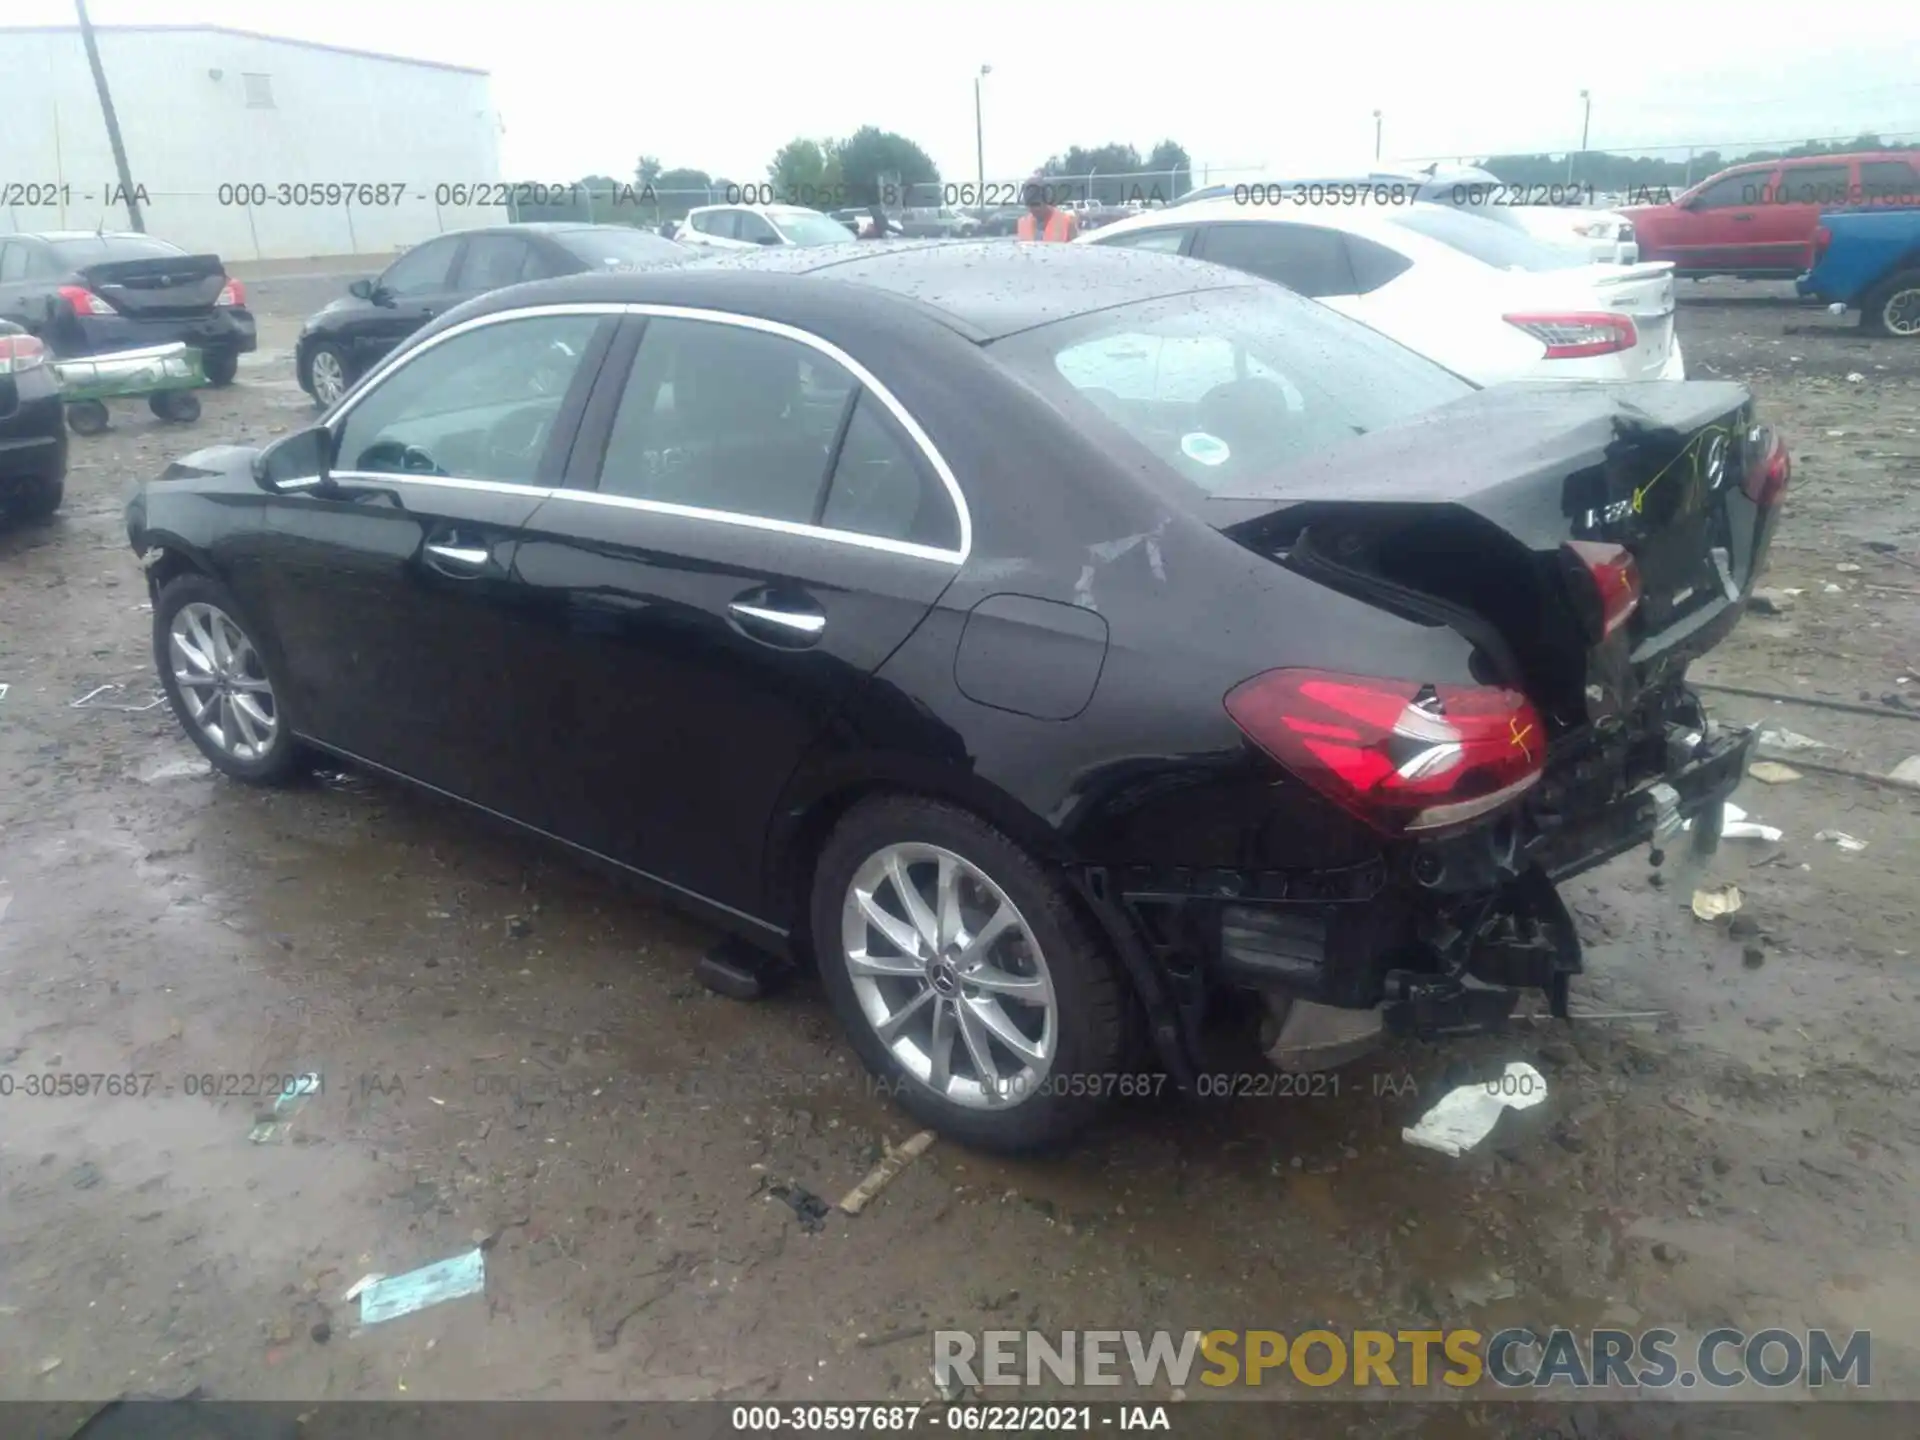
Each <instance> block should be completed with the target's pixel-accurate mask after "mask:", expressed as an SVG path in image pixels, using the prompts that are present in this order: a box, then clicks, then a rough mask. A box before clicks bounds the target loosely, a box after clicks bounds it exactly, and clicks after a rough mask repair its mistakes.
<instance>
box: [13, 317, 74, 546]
mask: <svg viewBox="0 0 1920 1440" xmlns="http://www.w3.org/2000/svg"><path fill="white" fill-rule="evenodd" d="M66 473H67V426H66V418H65V413H64V410H63V407H62V405H61V400H60V382H59V379H58V377H57V376H56V374H55V373H54V368H53V365H52V364H51V363H50V362H49V360H48V358H47V355H46V349H45V346H44V345H43V344H41V342H39V341H38V340H37V339H35V338H34V337H33V336H30V335H29V334H28V333H27V332H26V330H25V329H24V328H23V327H21V326H19V325H15V324H13V323H12V322H10V321H6V320H0V515H11V514H12V513H14V512H15V511H16V510H18V509H20V508H25V509H27V510H29V511H37V512H44V511H47V510H51V509H53V508H55V507H56V506H57V505H58V504H59V501H60V492H61V487H62V482H63V481H64V480H65V477H66Z"/></svg>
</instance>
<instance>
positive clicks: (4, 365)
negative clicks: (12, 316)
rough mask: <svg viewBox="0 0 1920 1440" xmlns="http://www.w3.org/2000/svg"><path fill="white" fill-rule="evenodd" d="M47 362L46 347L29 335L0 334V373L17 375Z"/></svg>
mask: <svg viewBox="0 0 1920 1440" xmlns="http://www.w3.org/2000/svg"><path fill="white" fill-rule="evenodd" d="M46 363H47V347H46V346H45V345H43V344H41V343H40V341H39V340H37V339H35V338H34V337H33V336H31V335H0V375H18V374H19V373H20V372H21V371H22V370H32V369H34V368H36V367H38V366H41V365H44V364H46Z"/></svg>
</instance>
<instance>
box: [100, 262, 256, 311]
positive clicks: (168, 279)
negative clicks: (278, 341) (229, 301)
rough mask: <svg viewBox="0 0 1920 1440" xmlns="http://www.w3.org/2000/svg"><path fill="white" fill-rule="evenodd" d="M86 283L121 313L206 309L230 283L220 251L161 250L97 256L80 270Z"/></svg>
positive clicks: (211, 305)
mask: <svg viewBox="0 0 1920 1440" xmlns="http://www.w3.org/2000/svg"><path fill="white" fill-rule="evenodd" d="M77 273H78V274H79V276H80V279H81V280H82V281H83V282H84V283H85V284H86V287H87V288H88V289H89V290H91V291H93V293H94V294H96V295H98V296H99V297H100V298H101V299H102V300H105V301H106V302H107V303H108V304H109V305H111V306H113V308H114V309H116V310H118V311H119V312H120V313H121V314H122V315H137V316H159V315H206V314H211V313H212V311H213V302H214V301H215V300H217V299H218V298H219V297H220V292H221V290H223V289H225V288H226V284H227V270H226V266H225V265H223V264H222V263H221V261H220V257H219V256H218V255H160V256H155V257H154V258H152V259H147V260H99V261H95V262H93V263H92V264H88V265H82V266H80V267H79V270H78V272H77Z"/></svg>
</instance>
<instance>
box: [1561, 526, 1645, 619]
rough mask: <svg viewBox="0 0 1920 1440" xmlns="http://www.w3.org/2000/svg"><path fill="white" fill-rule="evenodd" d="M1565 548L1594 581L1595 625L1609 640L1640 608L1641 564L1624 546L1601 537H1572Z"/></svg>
mask: <svg viewBox="0 0 1920 1440" xmlns="http://www.w3.org/2000/svg"><path fill="white" fill-rule="evenodd" d="M1566 548H1567V551H1568V553H1569V554H1570V555H1571V556H1572V557H1573V560H1574V562H1575V564H1576V565H1577V566H1578V568H1579V569H1580V570H1582V571H1584V572H1585V574H1586V576H1587V578H1588V579H1589V580H1591V581H1592V593H1593V598H1594V599H1595V600H1596V601H1597V602H1598V606H1597V608H1596V609H1595V611H1594V620H1595V622H1596V623H1595V625H1594V628H1595V629H1597V630H1598V631H1599V632H1600V638H1601V639H1602V640H1605V639H1607V638H1608V637H1609V636H1611V635H1612V634H1613V632H1614V631H1616V630H1618V629H1619V628H1620V627H1621V626H1622V625H1624V624H1626V623H1627V621H1628V620H1629V619H1631V618H1632V616H1633V612H1634V611H1635V610H1637V609H1639V608H1640V567H1639V565H1637V564H1635V563H1634V559H1633V552H1632V551H1631V550H1629V549H1627V547H1626V546H1624V545H1609V544H1607V543H1605V542H1604V541H1600V540H1569V541H1567V544H1566Z"/></svg>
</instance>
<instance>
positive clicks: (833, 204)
mask: <svg viewBox="0 0 1920 1440" xmlns="http://www.w3.org/2000/svg"><path fill="white" fill-rule="evenodd" d="M767 179H768V180H769V181H771V182H772V184H773V194H774V199H775V200H777V201H779V202H780V203H781V204H783V205H807V206H811V207H812V208H813V209H816V210H834V209H838V208H839V207H840V206H842V205H845V204H847V203H849V202H848V200H847V198H846V189H845V178H844V177H843V176H842V174H841V171H840V146H839V144H838V142H836V141H833V140H809V139H807V138H805V137H804V136H802V137H800V138H798V139H794V140H789V141H788V142H787V143H786V144H784V145H782V146H781V147H780V148H779V149H778V150H777V151H775V152H774V156H773V161H772V163H771V164H769V165H768V166H767Z"/></svg>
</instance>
